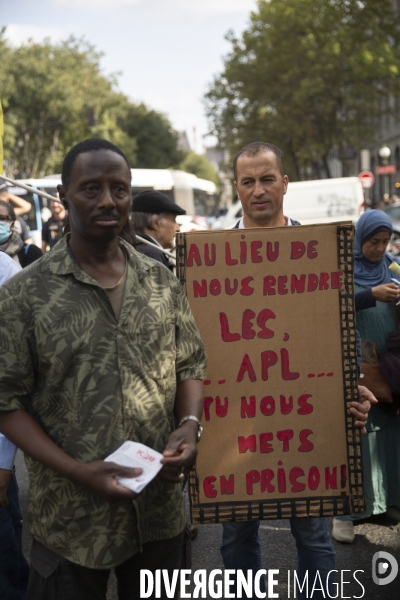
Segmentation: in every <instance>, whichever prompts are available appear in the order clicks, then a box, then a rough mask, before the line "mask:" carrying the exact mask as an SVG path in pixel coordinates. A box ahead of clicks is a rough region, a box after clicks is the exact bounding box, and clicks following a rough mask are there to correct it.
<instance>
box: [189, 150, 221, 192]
mask: <svg viewBox="0 0 400 600" xmlns="http://www.w3.org/2000/svg"><path fill="white" fill-rule="evenodd" d="M179 168H180V169H182V171H186V173H192V174H193V175H196V176H197V177H199V178H200V179H208V180H209V181H213V182H214V183H215V185H216V186H217V187H218V188H220V186H221V182H220V179H219V177H218V173H217V172H216V171H215V169H214V167H213V166H212V164H211V163H210V161H209V160H208V159H207V158H206V157H205V156H204V154H196V152H187V153H186V156H185V158H184V160H183V161H182V162H181V164H180V165H179Z"/></svg>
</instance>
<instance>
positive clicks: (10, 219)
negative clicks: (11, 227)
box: [0, 215, 12, 223]
mask: <svg viewBox="0 0 400 600" xmlns="http://www.w3.org/2000/svg"><path fill="white" fill-rule="evenodd" d="M0 221H8V222H10V223H12V218H11V217H6V216H4V215H0Z"/></svg>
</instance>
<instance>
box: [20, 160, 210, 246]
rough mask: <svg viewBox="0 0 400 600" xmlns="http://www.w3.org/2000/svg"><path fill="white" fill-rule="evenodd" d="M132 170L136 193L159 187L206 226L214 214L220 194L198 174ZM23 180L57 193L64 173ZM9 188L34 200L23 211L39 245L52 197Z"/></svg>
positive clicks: (134, 192)
mask: <svg viewBox="0 0 400 600" xmlns="http://www.w3.org/2000/svg"><path fill="white" fill-rule="evenodd" d="M131 173H132V182H131V185H132V192H133V196H136V195H137V194H139V193H140V192H143V191H145V190H151V189H154V190H158V191H160V192H162V193H163V194H165V195H166V196H168V197H169V198H171V199H172V200H173V201H174V202H176V204H178V205H179V206H180V207H181V208H183V209H184V210H186V214H187V215H188V220H191V219H193V221H194V222H195V223H198V224H199V225H202V226H204V227H207V222H208V219H209V218H210V217H213V216H214V215H215V212H216V209H217V206H218V201H219V197H218V194H217V188H216V186H215V184H214V183H213V182H212V181H208V180H205V179H199V178H198V177H196V175H191V174H190V173H185V172H184V171H173V170H169V169H131ZM21 183H26V184H27V185H30V186H31V187H33V188H35V189H37V190H40V191H44V192H47V193H48V194H50V195H52V196H55V195H56V194H57V185H59V184H60V183H61V175H51V176H49V177H44V178H43V179H21ZM9 189H10V192H11V193H13V194H15V195H18V196H21V197H22V198H24V200H28V201H29V202H30V203H31V205H32V208H31V210H30V211H29V213H27V214H26V215H23V218H24V219H25V221H26V223H27V225H28V227H29V229H30V230H31V234H32V238H33V240H34V242H35V244H37V245H38V246H39V247H40V246H41V231H42V223H43V222H45V221H47V219H48V218H49V217H50V214H51V213H50V210H49V205H50V201H49V200H47V199H46V198H43V197H42V196H39V194H35V193H33V192H28V191H26V190H25V189H23V188H22V187H18V186H12V185H11V184H9Z"/></svg>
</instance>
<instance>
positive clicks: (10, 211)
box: [0, 200, 17, 223]
mask: <svg viewBox="0 0 400 600" xmlns="http://www.w3.org/2000/svg"><path fill="white" fill-rule="evenodd" d="M0 206H5V207H6V209H7V211H8V216H9V217H11V221H12V222H13V223H14V222H15V221H16V220H17V217H16V214H15V210H14V209H13V207H12V205H11V204H10V203H9V202H6V201H5V200H0Z"/></svg>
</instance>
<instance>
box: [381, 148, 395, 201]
mask: <svg viewBox="0 0 400 600" xmlns="http://www.w3.org/2000/svg"><path fill="white" fill-rule="evenodd" d="M391 153H392V152H391V150H390V148H389V147H388V146H386V144H384V145H383V146H382V147H381V148H379V150H378V154H379V156H380V157H381V159H382V164H383V165H388V164H389V156H390V155H391ZM383 184H384V190H385V192H384V193H385V194H387V196H388V197H389V192H390V189H389V187H390V186H389V175H384V176H383Z"/></svg>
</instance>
